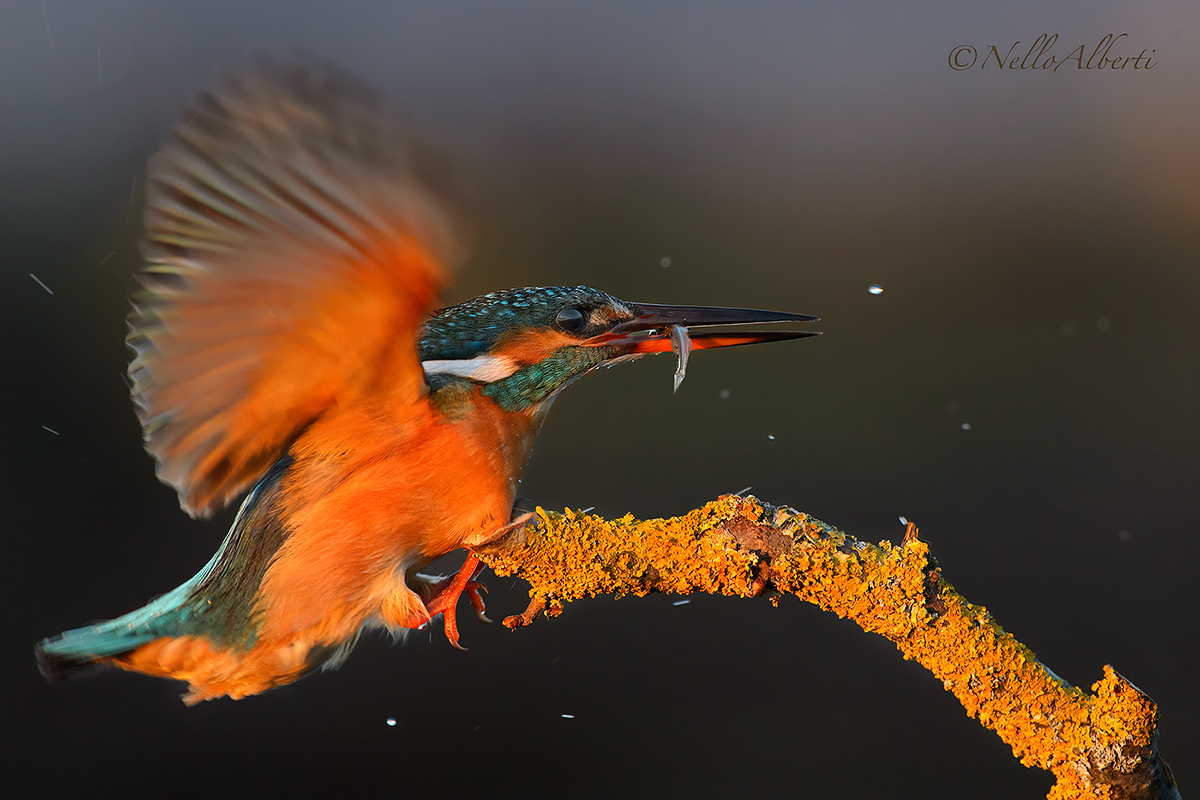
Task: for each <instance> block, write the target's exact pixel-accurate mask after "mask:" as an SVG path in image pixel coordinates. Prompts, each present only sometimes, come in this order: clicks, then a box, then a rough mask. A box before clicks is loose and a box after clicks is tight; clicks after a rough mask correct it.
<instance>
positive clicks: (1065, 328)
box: [1062, 322, 1075, 336]
mask: <svg viewBox="0 0 1200 800" xmlns="http://www.w3.org/2000/svg"><path fill="white" fill-rule="evenodd" d="M1062 332H1063V336H1074V335H1075V323H1073V322H1064V323H1063V324H1062Z"/></svg>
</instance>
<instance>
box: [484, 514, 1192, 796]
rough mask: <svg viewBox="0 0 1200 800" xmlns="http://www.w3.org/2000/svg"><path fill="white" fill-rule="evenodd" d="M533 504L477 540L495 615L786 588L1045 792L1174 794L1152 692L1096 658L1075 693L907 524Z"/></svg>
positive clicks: (515, 621) (521, 620)
mask: <svg viewBox="0 0 1200 800" xmlns="http://www.w3.org/2000/svg"><path fill="white" fill-rule="evenodd" d="M537 517H538V524H537V526H536V529H534V528H532V526H531V529H526V530H525V531H518V532H516V533H514V534H513V535H511V536H509V537H507V538H506V539H503V540H500V541H498V542H496V543H493V544H491V545H488V546H487V547H484V548H482V549H481V550H480V551H479V557H480V559H481V560H482V561H484V562H485V563H487V564H488V565H489V566H490V567H491V568H492V569H493V570H494V571H495V572H496V573H497V574H499V575H516V576H519V577H521V578H523V579H525V580H527V581H529V583H530V584H531V589H530V597H531V603H530V607H529V609H528V610H526V612H525V614H523V615H521V616H518V617H509V618H507V619H506V620H505V621H504V623H505V625H507V626H508V627H510V628H517V627H521V626H523V625H528V624H530V623H531V622H532V621H533V620H534V619H535V618H536V617H537V616H538V615H539V613H540V612H541V611H543V610H544V611H545V613H546V614H547V615H548V616H555V615H557V614H559V613H561V611H562V608H563V605H564V604H565V603H568V602H571V601H572V600H578V599H580V598H584V597H594V596H597V595H601V594H615V595H617V596H621V595H627V594H633V595H638V596H642V595H646V594H649V593H651V592H664V593H673V594H690V593H692V592H705V593H708V594H724V595H733V596H738V597H753V596H755V595H757V594H759V593H760V592H762V591H763V589H764V588H769V589H773V590H774V591H775V592H777V593H782V594H794V595H796V596H797V597H799V598H800V599H801V600H804V601H806V602H810V603H813V604H815V605H817V606H819V607H821V608H823V609H825V610H827V611H832V612H833V613H835V614H837V615H838V616H839V617H843V618H846V619H850V620H853V621H854V622H855V623H856V624H858V625H859V626H860V627H861V628H862V629H863V630H865V631H869V632H871V633H878V634H879V635H881V636H884V637H886V638H887V639H889V640H891V641H892V642H894V643H895V644H896V646H897V647H898V648H899V650H900V652H901V653H902V654H903V656H904V658H906V659H912V660H914V661H917V662H918V663H920V664H921V665H922V666H924V667H925V668H926V669H928V670H929V671H930V672H931V673H933V675H934V677H936V678H937V679H938V680H939V681H941V682H942V685H943V686H944V687H945V688H946V689H947V690H948V691H951V692H953V693H954V695H955V696H956V697H957V698H958V699H959V701H960V702H961V703H962V704H963V707H964V708H965V709H966V711H967V714H968V715H969V716H972V717H975V718H976V719H978V720H979V722H980V723H981V724H982V725H984V726H986V727H988V728H990V729H992V730H994V731H995V732H996V733H997V734H999V736H1000V738H1001V739H1003V740H1004V742H1005V743H1007V744H1008V745H1009V746H1010V747H1012V750H1013V754H1014V755H1015V756H1016V757H1017V758H1018V759H1020V760H1021V763H1022V764H1025V765H1026V766H1031V767H1033V766H1036V767H1041V768H1042V769H1046V770H1049V771H1051V772H1053V773H1054V775H1055V777H1056V778H1057V783H1056V785H1055V786H1054V787H1053V789H1052V790H1051V792H1050V795H1049V797H1050V798H1052V799H1053V800H1060V799H1064V798H1072V797H1097V798H1126V797H1128V798H1133V797H1155V798H1157V797H1178V796H1179V794H1178V790H1177V789H1176V787H1175V785H1174V782H1173V780H1172V779H1171V776H1170V772H1169V770H1168V769H1167V768H1166V764H1165V762H1163V761H1162V759H1161V758H1159V756H1158V752H1157V743H1156V736H1157V734H1156V731H1155V722H1156V719H1157V713H1158V712H1157V708H1156V706H1155V705H1154V703H1153V701H1151V700H1150V698H1149V697H1147V696H1146V695H1145V694H1143V693H1142V692H1141V691H1139V690H1138V689H1137V687H1135V686H1133V684H1131V683H1129V682H1128V681H1127V680H1125V679H1124V678H1123V677H1121V676H1120V675H1118V674H1117V673H1116V672H1115V671H1114V670H1113V669H1112V668H1111V667H1108V666H1106V667H1105V668H1104V677H1103V679H1101V680H1100V681H1099V682H1097V683H1096V684H1095V685H1094V686H1093V687H1092V694H1090V695H1089V694H1086V693H1085V692H1083V691H1082V690H1081V689H1079V688H1077V687H1074V686H1071V685H1070V684H1068V683H1066V682H1065V681H1063V680H1062V679H1061V678H1059V677H1058V676H1057V675H1055V674H1054V673H1053V672H1051V671H1050V670H1049V669H1047V668H1046V667H1045V666H1043V665H1042V664H1041V663H1040V662H1039V661H1038V660H1037V657H1036V656H1035V655H1034V654H1033V652H1032V651H1031V650H1030V649H1029V648H1027V647H1026V646H1024V645H1023V644H1021V643H1020V642H1018V641H1017V640H1016V639H1015V638H1013V636H1012V635H1011V634H1009V633H1007V632H1006V631H1005V630H1004V629H1003V628H1001V627H1000V626H999V625H998V624H997V623H996V622H995V620H994V619H993V618H992V616H991V614H990V613H989V612H988V610H987V609H986V608H984V607H982V606H977V605H974V604H972V603H969V602H967V600H966V599H965V598H963V597H962V595H960V594H959V593H958V592H957V591H955V589H954V587H953V586H951V585H950V584H949V583H948V582H947V581H946V580H945V579H944V578H943V577H942V574H941V569H940V568H939V567H938V566H937V562H936V561H935V560H934V559H933V558H932V557H931V556H930V554H929V546H928V544H926V543H925V542H923V541H921V540H920V539H919V538H918V536H917V530H916V527H915V526H913V525H911V524H910V525H909V529H908V531H907V533H906V534H905V537H904V542H903V543H902V544H901V545H895V544H892V543H891V542H880V543H879V544H877V545H875V544H868V543H866V542H860V541H858V540H856V539H854V538H852V537H850V536H848V535H846V534H845V533H843V532H841V531H839V530H837V529H835V528H833V527H831V526H829V525H826V524H825V523H823V522H821V521H819V520H817V519H814V518H813V517H810V516H808V515H807V514H804V513H801V512H798V511H795V510H794V509H790V508H786V507H778V508H777V507H773V506H770V505H767V504H765V503H762V502H760V501H758V500H757V499H755V498H753V497H746V498H742V497H734V496H725V497H722V498H720V499H719V500H716V501H714V502H712V503H709V504H707V505H705V506H704V507H703V508H699V509H696V510H695V511H692V512H690V513H688V514H685V515H684V516H681V517H674V518H671V519H653V520H636V519H634V518H633V516H632V515H626V516H624V517H622V518H620V519H616V520H605V519H603V518H601V517H596V516H589V515H586V514H583V513H578V512H572V511H570V510H567V511H566V513H565V514H555V513H551V512H547V511H545V510H543V509H540V508H539V509H538V511H537ZM772 601H773V602H778V595H774V596H773V597H772Z"/></svg>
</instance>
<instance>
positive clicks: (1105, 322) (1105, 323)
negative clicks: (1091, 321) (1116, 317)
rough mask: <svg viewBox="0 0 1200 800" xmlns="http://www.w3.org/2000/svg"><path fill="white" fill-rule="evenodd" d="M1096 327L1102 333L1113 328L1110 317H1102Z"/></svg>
mask: <svg viewBox="0 0 1200 800" xmlns="http://www.w3.org/2000/svg"><path fill="white" fill-rule="evenodd" d="M1096 327H1097V328H1099V329H1100V330H1102V331H1106V330H1108V329H1109V328H1111V327H1112V322H1111V321H1110V320H1109V318H1108V317H1101V318H1100V319H1098V320H1096Z"/></svg>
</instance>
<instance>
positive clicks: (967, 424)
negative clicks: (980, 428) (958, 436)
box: [962, 422, 971, 431]
mask: <svg viewBox="0 0 1200 800" xmlns="http://www.w3.org/2000/svg"><path fill="white" fill-rule="evenodd" d="M962 429H963V430H964V431H969V430H971V423H969V422H964V423H963V424H962Z"/></svg>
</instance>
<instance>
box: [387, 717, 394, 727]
mask: <svg viewBox="0 0 1200 800" xmlns="http://www.w3.org/2000/svg"><path fill="white" fill-rule="evenodd" d="M387 725H388V727H389V728H394V727H396V718H395V717H388V718H387Z"/></svg>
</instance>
